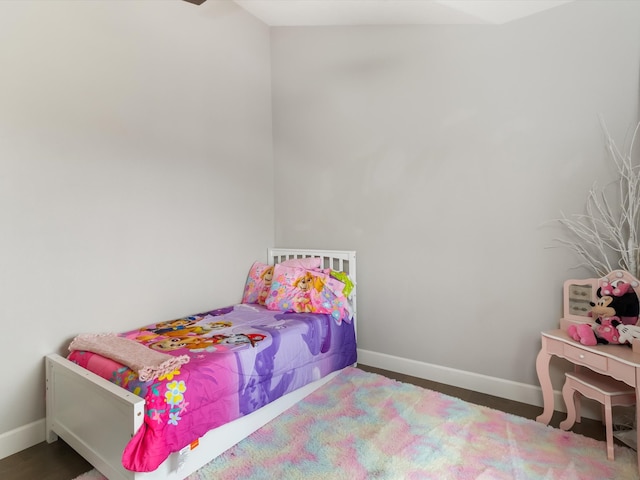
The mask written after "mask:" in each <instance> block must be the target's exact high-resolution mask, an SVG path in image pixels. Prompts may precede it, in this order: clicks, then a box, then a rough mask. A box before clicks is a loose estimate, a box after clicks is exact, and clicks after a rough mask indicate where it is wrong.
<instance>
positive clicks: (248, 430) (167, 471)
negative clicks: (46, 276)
mask: <svg viewBox="0 0 640 480" xmlns="http://www.w3.org/2000/svg"><path fill="white" fill-rule="evenodd" d="M46 371H47V441H48V442H53V441H55V440H56V439H57V437H58V435H59V436H60V437H61V438H62V439H63V440H64V441H65V442H67V443H68V444H69V445H70V446H71V447H72V448H73V449H74V450H75V451H76V452H78V453H79V454H80V455H82V456H83V457H84V458H85V459H86V460H87V461H88V462H89V463H91V464H92V465H93V466H94V467H96V468H97V469H98V470H99V471H100V472H101V473H102V474H103V475H104V476H106V477H107V478H109V480H181V479H183V478H185V477H186V476H188V475H190V474H191V473H193V472H195V471H196V470H198V469H199V468H201V467H203V466H204V465H206V464H207V463H209V462H210V461H211V460H213V459H214V458H215V457H217V456H218V455H220V454H221V453H223V452H224V451H225V450H227V449H229V448H231V447H232V446H233V445H235V444H236V443H238V442H239V441H240V440H242V439H243V438H246V437H248V436H249V435H251V434H252V433H253V432H255V431H256V430H258V429H259V428H260V427H262V426H263V425H266V424H267V423H268V422H270V421H271V420H273V419H274V418H275V417H277V416H278V415H280V414H281V413H282V412H284V411H285V410H286V409H288V408H289V407H291V406H293V405H294V404H296V403H297V402H299V401H300V400H302V399H303V398H304V397H306V396H307V395H309V394H310V393H311V392H313V391H314V390H316V389H318V388H319V387H321V386H322V385H324V384H325V383H327V382H328V381H329V380H331V379H332V378H334V377H335V376H336V375H338V373H339V372H333V373H331V374H330V375H327V376H326V377H324V378H321V379H320V380H317V381H315V382H313V383H311V384H309V385H306V386H304V387H302V388H300V389H298V390H296V391H294V392H291V393H289V394H287V395H285V396H284V397H282V398H279V399H278V400H276V401H274V402H272V403H270V404H269V405H266V406H265V407H263V408H261V409H260V410H258V411H256V412H253V413H251V414H250V415H247V416H244V417H242V418H240V419H238V420H235V421H234V422H231V423H228V424H226V425H223V426H221V427H219V428H216V429H215V430H211V431H210V432H209V433H207V434H206V435H205V436H204V437H202V438H200V439H199V444H198V446H197V447H196V448H194V449H193V450H189V451H187V452H184V453H182V454H179V453H172V454H171V455H170V456H169V458H168V459H167V460H166V461H165V462H164V463H163V464H162V465H160V467H158V469H157V470H155V471H153V472H150V473H136V472H131V471H129V470H126V469H125V468H124V467H123V466H122V461H121V458H122V451H123V450H124V447H125V445H126V444H127V443H128V442H129V440H130V439H131V437H132V436H133V434H134V433H135V432H136V430H137V429H138V428H139V427H140V425H141V424H142V422H143V417H144V399H142V398H140V397H138V396H136V395H134V394H132V393H129V392H128V391H127V390H125V389H123V388H121V387H118V386H117V385H114V384H112V383H111V382H108V381H107V380H105V379H103V378H101V377H99V376H98V375H96V374H94V373H92V372H90V371H88V370H86V369H84V368H82V367H79V366H78V365H76V364H75V363H73V362H70V361H69V360H67V359H66V358H64V357H62V356H60V355H56V354H52V355H47V357H46Z"/></svg>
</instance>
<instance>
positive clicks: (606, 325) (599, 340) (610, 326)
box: [567, 317, 640, 346]
mask: <svg viewBox="0 0 640 480" xmlns="http://www.w3.org/2000/svg"><path fill="white" fill-rule="evenodd" d="M619 325H622V323H620V319H619V318H618V317H606V318H596V321H595V323H594V324H593V325H591V324H589V323H581V324H578V325H569V328H567V333H568V334H569V336H570V337H571V338H573V339H574V340H575V341H577V342H580V343H581V344H582V345H587V346H593V345H597V344H603V345H607V344H610V343H611V344H614V345H615V344H622V343H626V340H621V339H620V331H619V330H618V328H617V327H618V326H619ZM639 334H640V332H639Z"/></svg>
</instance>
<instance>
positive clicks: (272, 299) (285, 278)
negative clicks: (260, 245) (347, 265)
mask: <svg viewBox="0 0 640 480" xmlns="http://www.w3.org/2000/svg"><path fill="white" fill-rule="evenodd" d="M343 290H344V283H342V282H340V281H339V280H337V279H335V278H333V277H331V276H330V275H327V274H326V273H324V272H322V271H315V270H309V269H305V268H298V267H288V266H286V265H282V264H278V265H276V266H275V267H274V270H273V280H272V282H271V288H270V290H269V294H268V296H267V300H266V302H265V306H266V307H267V308H268V309H269V310H279V311H283V312H298V313H326V314H329V315H331V316H332V317H333V318H334V319H335V320H336V321H337V322H338V323H340V322H341V321H342V320H343V319H345V318H347V317H348V308H347V299H346V298H345V296H344V294H343V293H342V291H343Z"/></svg>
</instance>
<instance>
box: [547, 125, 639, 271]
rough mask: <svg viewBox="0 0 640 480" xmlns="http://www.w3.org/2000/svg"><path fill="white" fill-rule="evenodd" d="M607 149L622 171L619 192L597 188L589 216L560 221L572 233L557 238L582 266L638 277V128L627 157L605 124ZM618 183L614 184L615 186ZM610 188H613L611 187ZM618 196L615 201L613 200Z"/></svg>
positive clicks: (593, 190) (591, 193)
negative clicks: (636, 155) (635, 157)
mask: <svg viewBox="0 0 640 480" xmlns="http://www.w3.org/2000/svg"><path fill="white" fill-rule="evenodd" d="M602 127H603V129H604V133H605V137H606V142H607V143H606V145H607V150H608V151H609V154H610V155H611V158H612V159H613V161H614V163H615V166H616V168H617V171H618V179H617V191H615V190H614V191H612V189H611V188H607V186H606V185H605V186H604V187H600V186H598V185H597V184H596V183H594V184H593V186H592V187H591V189H590V190H589V193H588V195H587V202H586V212H587V213H586V214H574V215H571V216H566V215H565V214H564V213H561V218H560V219H558V220H557V221H558V222H559V223H560V224H561V225H562V226H563V227H565V228H566V229H567V230H568V231H569V237H568V238H556V239H554V240H556V241H557V242H558V243H560V244H561V245H562V246H564V247H566V248H568V249H570V250H572V251H573V252H574V253H575V254H577V255H578V256H579V257H581V259H582V263H581V264H580V266H584V267H587V268H589V269H591V270H593V271H595V272H596V273H597V274H598V275H606V274H607V273H609V272H610V271H612V270H615V269H617V268H620V269H623V270H626V271H628V272H629V273H631V274H632V275H634V276H636V277H638V276H639V275H640V271H639V253H640V236H639V234H640V165H638V164H635V163H634V161H633V153H634V152H633V146H634V144H635V141H636V137H637V135H638V131H639V130H640V123H638V125H637V126H636V128H635V130H634V132H633V137H632V139H631V143H630V146H629V149H628V152H627V153H624V154H623V153H622V152H620V150H619V149H618V147H617V146H616V143H615V142H614V140H613V138H612V137H611V135H610V134H609V132H608V131H607V128H606V126H605V124H604V122H602ZM615 183H616V182H614V184H615ZM609 186H613V184H610V185H609ZM613 194H616V196H615V197H613V198H610V197H612V195H613Z"/></svg>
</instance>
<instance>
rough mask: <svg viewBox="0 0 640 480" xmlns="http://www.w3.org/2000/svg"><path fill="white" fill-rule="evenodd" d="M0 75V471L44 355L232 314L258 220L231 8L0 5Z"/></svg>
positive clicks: (29, 405) (265, 192)
mask: <svg viewBox="0 0 640 480" xmlns="http://www.w3.org/2000/svg"><path fill="white" fill-rule="evenodd" d="M0 70H1V72H0V225H1V228H2V234H1V235H0V298H1V299H2V300H1V301H0V324H1V325H2V327H3V329H4V330H5V332H6V333H7V335H6V336H5V337H4V342H2V343H3V345H2V348H0V359H2V365H3V371H4V373H5V381H4V385H5V388H4V393H3V395H1V396H0V412H2V414H1V415H0V457H2V456H4V455H6V454H9V453H12V452H11V451H7V450H6V449H3V447H4V446H7V445H8V446H9V447H10V448H14V447H15V448H16V449H20V447H22V448H24V446H29V442H31V443H35V441H42V440H43V439H44V426H43V423H42V419H43V418H44V361H43V357H44V355H45V354H47V353H50V352H60V353H64V348H65V347H66V346H67V345H68V342H69V341H70V340H71V338H72V337H73V336H74V335H76V334H78V333H80V332H89V331H93V332H96V331H122V330H125V329H127V328H130V327H131V326H132V325H135V324H139V325H143V324H145V323H151V322H155V321H160V320H166V319H170V318H175V317H178V316H182V315H186V314H190V313H196V312H197V311H202V310H206V309H212V308H216V307H220V306H224V305H229V304H232V303H234V302H237V301H239V300H240V298H241V295H242V288H243V286H244V281H245V278H246V273H247V272H248V270H249V267H250V266H251V263H252V262H253V261H254V260H256V259H263V260H266V248H267V247H268V246H270V245H272V244H273V240H274V227H273V222H274V220H273V218H274V208H273V180H272V178H273V159H272V144H271V139H272V135H271V93H270V53H269V30H268V27H266V26H265V25H264V24H262V23H261V22H259V21H258V20H256V19H255V18H254V17H252V16H250V15H249V14H247V13H246V12H245V11H244V10H242V9H240V8H239V7H237V6H236V5H235V4H234V3H232V2H230V1H227V2H211V1H210V2H206V3H205V4H204V5H202V6H200V7H197V6H195V5H191V4H189V3H186V2H181V1H177V0H176V1H163V2H149V1H127V2H78V1H68V2H67V1H55V2H44V1H16V2H14V1H3V2H0ZM38 435H39V438H38ZM15 439H18V441H23V442H26V443H27V444H26V445H17V444H16V442H15V441H14V440H15ZM3 454H4V455H3Z"/></svg>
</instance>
